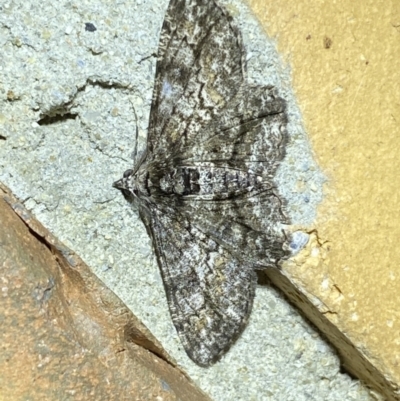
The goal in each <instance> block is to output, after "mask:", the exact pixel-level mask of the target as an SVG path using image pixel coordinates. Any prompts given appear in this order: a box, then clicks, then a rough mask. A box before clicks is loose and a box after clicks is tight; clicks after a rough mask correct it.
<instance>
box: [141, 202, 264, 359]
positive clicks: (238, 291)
mask: <svg viewBox="0 0 400 401" xmlns="http://www.w3.org/2000/svg"><path fill="white" fill-rule="evenodd" d="M143 219H144V220H145V222H146V227H147V229H148V230H149V232H150V234H151V236H152V238H153V241H154V248H155V251H156V254H157V258H158V262H159V265H160V266H162V269H161V272H162V277H163V281H164V285H165V291H166V295H167V299H168V306H169V310H170V313H171V317H172V321H173V323H174V325H175V327H176V330H177V332H178V334H179V337H180V340H181V342H182V344H183V346H184V348H185V350H186V352H187V354H188V355H189V356H190V358H191V359H192V360H193V361H194V362H196V363H197V364H198V365H200V366H209V365H211V364H213V363H214V362H215V361H216V360H218V359H219V358H220V357H221V355H223V354H224V353H225V352H226V351H227V350H228V349H229V347H230V346H231V345H232V343H233V342H234V341H235V339H236V338H237V337H238V336H239V335H240V333H241V332H242V331H243V329H244V327H245V326H246V323H247V320H248V317H249V315H250V312H251V308H252V304H253V298H254V292H255V286H256V274H255V272H254V270H253V268H252V266H251V265H250V264H249V263H246V262H243V260H239V259H238V258H237V257H235V256H234V255H233V254H232V253H231V252H229V251H227V250H226V249H225V248H224V247H223V246H221V245H220V244H218V243H217V242H215V241H213V240H212V239H211V238H210V237H209V236H207V235H204V233H203V232H201V231H200V230H199V229H198V228H196V226H195V225H193V224H192V223H191V221H190V220H189V219H187V218H185V217H184V216H182V215H180V214H179V213H177V212H176V210H174V209H167V208H158V207H155V208H154V209H153V210H152V214H151V216H149V215H147V214H146V215H145V216H143Z"/></svg>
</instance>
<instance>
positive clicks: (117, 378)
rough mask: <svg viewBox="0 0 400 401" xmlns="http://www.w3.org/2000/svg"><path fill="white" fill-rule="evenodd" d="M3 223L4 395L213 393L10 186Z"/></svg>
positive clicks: (0, 390) (1, 210) (1, 208)
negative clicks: (188, 374) (204, 389)
mask: <svg viewBox="0 0 400 401" xmlns="http://www.w3.org/2000/svg"><path fill="white" fill-rule="evenodd" d="M0 227H1V230H0V244H1V246H0V261H1V263H0V272H1V279H0V280H1V298H2V299H1V303H0V321H1V330H0V342H1V353H0V365H1V374H0V398H1V399H2V400H28V399H29V400H89V399H90V400H138V401H144V400H157V399H159V400H161V399H162V400H198V401H206V400H209V398H208V397H207V396H206V395H205V394H203V393H202V392H201V391H200V390H198V389H197V388H196V387H195V386H194V385H193V384H192V383H191V382H190V381H189V380H188V379H187V377H185V376H184V375H183V373H182V372H181V371H180V370H179V369H178V368H176V367H174V366H173V361H172V360H171V359H170V358H169V356H168V355H167V354H166V353H165V351H164V350H163V349H162V347H161V346H160V344H159V343H158V341H157V340H156V339H155V338H154V337H153V336H152V335H151V334H150V333H149V332H148V330H147V329H146V328H145V327H144V326H143V325H142V324H141V323H140V321H138V320H137V319H136V318H135V316H133V315H132V313H131V312H130V311H129V310H128V309H127V308H126V306H125V305H123V303H122V302H121V301H120V300H119V299H118V298H117V297H116V296H115V295H114V294H113V293H112V292H111V291H110V290H109V289H107V288H106V287H105V286H104V285H103V284H102V283H101V282H100V280H99V279H98V278H97V277H96V276H94V275H93V273H91V272H90V270H89V268H88V267H87V266H86V265H85V264H84V263H83V262H82V261H81V260H80V259H79V258H78V257H77V256H76V255H75V254H73V252H71V251H70V250H69V249H68V248H66V247H65V246H63V245H62V244H61V243H59V242H58V241H57V239H56V238H55V237H53V236H52V235H51V234H50V233H49V232H48V231H47V230H46V229H44V228H43V226H41V225H40V224H39V223H38V222H37V221H35V219H34V218H32V217H31V216H30V214H29V213H28V211H27V210H26V209H25V208H24V207H23V206H22V205H21V204H20V203H18V202H17V201H16V200H15V199H14V198H13V196H12V195H11V193H10V192H9V191H8V190H7V189H6V188H5V187H2V186H0Z"/></svg>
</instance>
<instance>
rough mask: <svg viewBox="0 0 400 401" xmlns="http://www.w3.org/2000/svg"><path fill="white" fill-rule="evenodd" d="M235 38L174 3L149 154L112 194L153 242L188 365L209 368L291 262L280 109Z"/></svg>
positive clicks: (194, 4)
mask: <svg viewBox="0 0 400 401" xmlns="http://www.w3.org/2000/svg"><path fill="white" fill-rule="evenodd" d="M244 56H245V51H244V47H243V44H242V37H241V34H240V32H239V31H238V29H237V28H236V27H235V25H234V23H233V20H232V18H231V16H230V15H229V14H228V13H227V11H226V10H225V9H224V8H223V7H222V6H221V5H219V4H218V3H217V2H216V1H215V0H171V2H170V4H169V7H168V10H167V13H166V16H165V20H164V24H163V27H162V32H161V37H160V44H159V51H158V59H157V68H156V78H155V86H154V93H153V100H152V105H151V113H150V122H149V128H148V138H147V149H146V151H145V152H144V154H143V155H142V156H141V157H140V159H139V160H136V163H135V166H134V168H133V169H131V170H127V171H126V172H125V173H124V176H123V178H122V179H120V180H119V181H117V182H115V183H114V186H115V187H116V188H119V189H121V190H123V192H124V194H125V196H127V197H128V198H129V199H130V201H132V202H135V203H136V204H137V207H138V211H139V214H140V217H141V219H142V220H143V223H144V224H145V226H146V228H147V231H148V233H149V235H150V237H151V238H152V242H153V246H154V250H155V253H156V255H157V260H158V265H159V267H160V271H161V274H162V278H163V282H164V287H165V292H166V295H167V300H168V305H169V310H170V312H171V317H172V321H173V323H174V325H175V327H176V330H177V332H178V334H179V337H180V340H181V342H182V344H183V346H184V348H185V350H186V352H187V354H188V355H189V357H190V358H191V359H192V360H193V361H194V362H196V363H197V364H198V365H200V366H209V365H211V364H213V363H214V362H216V361H217V360H218V359H219V358H220V357H221V356H222V355H223V354H224V353H226V352H227V350H228V349H229V348H230V346H231V345H232V344H233V343H234V341H235V340H236V339H237V338H238V336H239V335H240V333H241V332H242V331H243V329H244V327H245V326H246V323H247V321H248V318H249V315H250V312H251V308H252V304H253V298H254V293H255V287H256V283H257V278H256V277H257V276H256V273H255V270H258V269H265V268H267V267H277V266H278V264H279V262H280V261H281V260H282V258H284V257H285V256H287V254H288V251H287V250H286V248H287V246H286V243H287V238H286V235H285V233H284V231H283V230H282V228H281V226H282V224H286V223H288V221H287V218H286V217H285V216H284V214H283V211H282V204H283V200H282V199H281V198H280V196H279V194H278V191H277V189H276V187H275V185H274V182H273V177H274V175H275V172H276V169H277V166H278V164H279V162H280V161H281V160H282V159H283V157H284V154H285V147H286V143H287V131H286V124H287V117H286V113H285V105H286V103H285V101H284V100H283V99H281V98H280V97H278V95H277V93H276V90H275V88H273V87H271V86H251V85H249V84H248V83H247V82H246V77H245V70H246V66H245V57H244Z"/></svg>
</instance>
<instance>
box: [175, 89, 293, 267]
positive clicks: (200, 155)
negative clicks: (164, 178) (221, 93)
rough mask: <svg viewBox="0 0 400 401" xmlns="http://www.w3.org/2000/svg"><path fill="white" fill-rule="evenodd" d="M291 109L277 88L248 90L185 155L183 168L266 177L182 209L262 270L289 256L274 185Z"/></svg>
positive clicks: (191, 202) (201, 133) (191, 200)
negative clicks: (219, 168)
mask: <svg viewBox="0 0 400 401" xmlns="http://www.w3.org/2000/svg"><path fill="white" fill-rule="evenodd" d="M285 109H286V103H285V101H284V100H283V99H281V98H279V97H278V96H277V95H276V90H275V89H274V88H271V87H250V86H249V87H245V88H243V89H241V90H240V91H239V92H238V93H237V94H236V96H235V97H234V98H233V99H232V100H231V101H230V102H229V103H228V105H227V106H226V109H224V110H223V111H222V113H221V114H220V116H219V118H218V119H215V120H213V121H212V122H211V123H210V124H208V125H207V126H205V127H204V128H203V129H201V130H200V131H199V133H198V134H197V135H196V136H195V137H194V138H193V143H192V145H191V146H190V147H187V148H186V150H185V153H184V155H183V156H182V162H181V164H182V165H187V166H191V165H204V164H210V165H216V166H228V167H234V168H235V169H237V170H238V171H244V172H247V171H251V172H253V173H254V174H256V175H258V176H259V177H260V178H261V179H262V182H263V185H262V186H260V188H258V189H253V190H252V191H251V192H249V193H243V192H239V193H237V194H235V195H233V196H231V197H229V198H228V199H224V200H219V201H210V199H208V198H206V199H202V198H201V197H196V196H192V197H190V196H189V197H186V198H185V199H184V202H183V205H182V211H184V212H185V213H186V215H188V216H191V220H192V222H193V223H195V224H197V225H198V227H199V228H200V229H202V230H203V232H204V233H206V234H207V235H210V236H211V238H213V239H214V240H215V241H218V242H219V243H221V244H224V245H225V246H226V247H227V249H229V250H231V251H232V252H238V253H242V251H243V250H244V249H245V250H246V258H248V260H251V261H253V263H254V266H255V267H258V268H263V267H268V266H269V267H271V266H275V265H276V264H277V262H278V261H279V260H280V259H282V258H283V257H284V256H286V255H287V250H285V249H284V247H283V244H284V243H285V242H286V240H287V238H286V235H285V233H284V232H283V230H282V228H281V224H282V223H283V224H284V223H287V221H286V217H285V215H284V213H283V209H284V205H282V201H281V200H280V198H279V196H278V193H277V190H276V189H275V188H274V183H273V177H274V175H275V172H276V169H277V167H278V163H279V161H281V160H282V159H283V157H284V155H285V147H286V144H287V136H288V135H287V131H286V124H287V118H286V114H285ZM199 210H201V213H198V211H199ZM196 211H197V213H196Z"/></svg>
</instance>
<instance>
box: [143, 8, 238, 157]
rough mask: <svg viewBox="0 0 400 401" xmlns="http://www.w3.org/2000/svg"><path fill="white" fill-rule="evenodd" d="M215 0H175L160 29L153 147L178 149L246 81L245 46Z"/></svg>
mask: <svg viewBox="0 0 400 401" xmlns="http://www.w3.org/2000/svg"><path fill="white" fill-rule="evenodd" d="M231 20H232V18H231V17H230V16H229V15H228V14H227V13H226V11H225V10H224V9H223V8H222V7H220V6H219V5H218V4H217V3H216V2H215V1H213V0H191V1H187V0H186V1H185V0H171V2H170V4H169V7H168V10H167V13H166V16H165V20H164V25H163V27H162V31H161V37H160V45H159V54H158V60H157V70H156V81H155V87H154V94H153V102H152V107H151V113H150V123H149V136H148V150H149V151H150V152H153V153H154V155H155V157H156V155H157V153H158V152H160V153H161V154H163V153H164V152H168V153H170V154H171V153H173V154H176V153H178V152H179V149H180V148H181V147H182V146H185V145H186V144H190V143H192V141H191V138H192V137H193V136H194V135H196V133H197V132H198V131H199V130H200V129H201V127H204V124H205V123H207V122H209V121H211V120H212V119H213V118H215V117H217V116H218V115H219V113H220V112H221V110H223V109H224V107H225V106H226V104H227V103H228V102H229V101H230V100H231V99H232V98H233V97H234V96H235V94H236V92H237V91H238V89H239V87H240V85H241V83H242V82H243V69H244V60H243V46H242V39H241V35H240V34H239V32H238V31H237V29H236V27H235V26H233V25H232V23H231Z"/></svg>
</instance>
